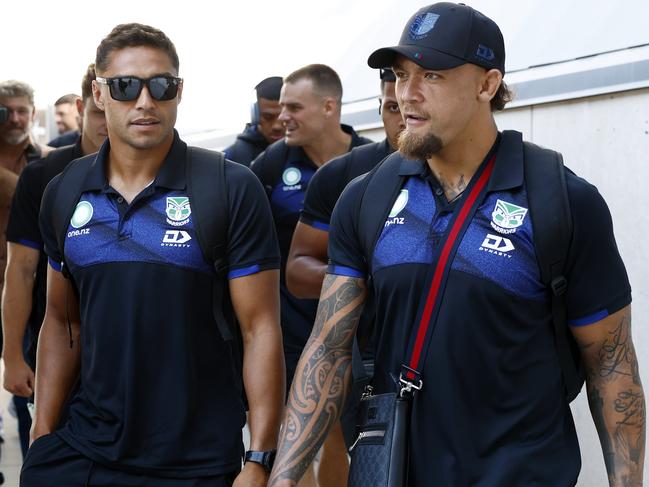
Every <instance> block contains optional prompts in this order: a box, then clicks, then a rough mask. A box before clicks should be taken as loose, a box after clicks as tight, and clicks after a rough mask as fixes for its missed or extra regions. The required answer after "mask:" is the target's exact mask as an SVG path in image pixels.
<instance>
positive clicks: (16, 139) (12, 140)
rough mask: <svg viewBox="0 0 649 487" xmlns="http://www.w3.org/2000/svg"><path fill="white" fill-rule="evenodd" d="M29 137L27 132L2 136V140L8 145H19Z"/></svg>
mask: <svg viewBox="0 0 649 487" xmlns="http://www.w3.org/2000/svg"><path fill="white" fill-rule="evenodd" d="M28 137H29V132H20V133H15V134H10V133H6V134H2V139H3V140H4V141H5V142H6V143H7V144H9V145H20V144H22V143H23V142H25V140H26V139H27V138H28Z"/></svg>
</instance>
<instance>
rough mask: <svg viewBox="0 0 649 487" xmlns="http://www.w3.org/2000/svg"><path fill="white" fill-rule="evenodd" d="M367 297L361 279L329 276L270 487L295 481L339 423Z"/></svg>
mask: <svg viewBox="0 0 649 487" xmlns="http://www.w3.org/2000/svg"><path fill="white" fill-rule="evenodd" d="M364 301H365V281H364V280H363V279H358V278H352V277H345V276H334V275H330V274H327V275H326V276H325V279H324V282H323V283H322V293H321V294H320V304H319V305H318V314H317V316H316V320H315V324H314V325H313V331H312V332H311V337H310V338H309V341H308V342H307V344H306V346H305V347H304V351H303V352H302V357H301V358H300V361H299V363H298V366H297V371H296V372H295V380H294V381H293V386H292V387H291V392H290V393H289V399H288V405H287V407H286V411H285V412H284V420H283V421H282V429H281V433H280V438H279V446H278V450H277V459H276V460H275V467H274V468H273V472H272V473H271V476H270V482H269V483H268V485H269V487H280V486H295V485H297V482H298V481H299V480H300V478H301V477H302V475H303V474H304V472H305V471H306V469H307V467H308V466H309V464H310V463H311V462H312V461H313V458H314V457H315V455H316V453H317V452H318V450H319V449H320V446H321V445H322V443H323V442H324V440H325V438H326V437H327V433H328V432H329V429H330V428H331V427H332V425H333V424H334V423H335V422H336V421H338V418H339V417H340V414H341V412H342V408H343V406H344V405H345V401H346V399H347V394H348V391H349V385H350V383H351V373H352V371H351V363H352V343H353V341H354V335H355V333H356V327H357V325H358V320H359V318H360V315H361V311H362V309H363V303H364Z"/></svg>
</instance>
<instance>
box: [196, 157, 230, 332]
mask: <svg viewBox="0 0 649 487" xmlns="http://www.w3.org/2000/svg"><path fill="white" fill-rule="evenodd" d="M225 164H226V163H225V158H224V157H223V154H222V153H221V152H216V151H211V150H207V149H201V148H198V147H188V148H187V193H188V195H189V201H190V205H191V209H192V215H193V222H194V229H195V230H196V236H197V238H198V243H199V245H200V247H201V252H202V253H203V258H204V259H205V260H206V261H207V262H209V263H210V264H212V265H213V266H214V270H215V271H216V279H214V283H213V285H212V312H213V314H214V320H215V321H216V324H217V326H218V328H219V332H220V333H221V336H222V337H223V340H225V341H231V340H232V339H233V335H232V330H231V327H230V325H229V324H228V321H227V320H226V318H225V315H224V314H223V303H224V296H225V289H224V284H223V283H224V279H223V277H224V273H225V268H226V264H227V262H226V251H227V238H228V224H229V212H228V211H227V208H228V199H227V192H226V191H227V188H226V183H225Z"/></svg>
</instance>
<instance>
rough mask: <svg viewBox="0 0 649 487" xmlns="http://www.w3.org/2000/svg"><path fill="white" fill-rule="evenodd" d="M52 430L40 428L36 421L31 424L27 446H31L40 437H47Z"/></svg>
mask: <svg viewBox="0 0 649 487" xmlns="http://www.w3.org/2000/svg"><path fill="white" fill-rule="evenodd" d="M51 432H52V430H50V429H48V428H44V427H42V426H41V425H40V424H39V423H38V422H37V421H34V422H33V423H32V429H31V430H30V431H29V446H32V443H34V442H35V441H36V440H38V439H39V438H40V437H41V436H45V435H49V434H50V433H51Z"/></svg>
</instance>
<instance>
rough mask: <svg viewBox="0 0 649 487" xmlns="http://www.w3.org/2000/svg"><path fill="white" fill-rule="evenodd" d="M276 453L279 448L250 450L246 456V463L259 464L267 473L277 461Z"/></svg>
mask: <svg viewBox="0 0 649 487" xmlns="http://www.w3.org/2000/svg"><path fill="white" fill-rule="evenodd" d="M276 454H277V450H266V451H256V450H248V451H247V452H246V455H245V457H244V463H245V464H246V465H248V464H249V463H252V464H256V465H259V466H260V467H261V468H263V469H264V471H265V472H266V473H270V471H271V470H272V469H273V464H274V463H275V455H276Z"/></svg>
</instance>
